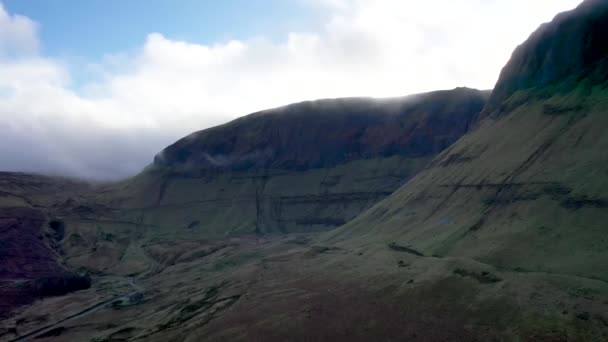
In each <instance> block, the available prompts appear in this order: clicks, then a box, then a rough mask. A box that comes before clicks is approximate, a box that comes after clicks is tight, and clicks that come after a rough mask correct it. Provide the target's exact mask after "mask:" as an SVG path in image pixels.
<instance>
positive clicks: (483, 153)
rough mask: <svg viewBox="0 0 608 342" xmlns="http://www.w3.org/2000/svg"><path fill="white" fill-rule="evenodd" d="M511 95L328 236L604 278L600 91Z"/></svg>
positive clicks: (606, 245) (605, 101) (604, 120)
mask: <svg viewBox="0 0 608 342" xmlns="http://www.w3.org/2000/svg"><path fill="white" fill-rule="evenodd" d="M541 93H542V92H538V91H532V90H530V91H520V92H518V93H516V94H514V95H513V96H512V97H511V98H510V99H509V100H508V101H507V103H506V104H507V106H506V107H505V108H506V111H507V112H506V113H503V114H502V115H501V116H500V117H499V118H495V119H489V120H486V121H484V122H483V124H482V125H481V127H479V129H477V130H476V131H474V132H473V133H471V134H469V135H467V136H465V137H463V138H462V139H461V140H460V141H458V142H457V143H456V144H455V145H453V146H452V147H451V148H449V149H448V150H447V151H445V152H444V153H442V154H441V155H440V156H439V157H438V158H436V159H435V160H434V161H433V162H432V163H431V164H430V165H429V166H428V167H427V169H426V170H425V171H423V172H421V173H420V174H419V175H418V176H416V177H415V178H414V179H413V180H412V181H410V182H409V183H408V184H407V185H406V186H404V187H402V188H401V189H399V190H398V191H397V192H395V193H394V194H393V195H392V196H390V197H389V198H387V199H385V200H383V201H382V202H380V203H378V204H377V205H376V206H374V207H373V208H372V209H371V210H369V211H367V212H366V213H364V214H363V215H361V216H360V217H358V218H357V219H355V220H353V221H351V222H349V223H348V224H347V225H345V226H343V227H341V228H339V229H338V230H336V231H334V232H331V233H330V234H329V237H328V238H329V239H330V240H331V241H341V243H343V244H345V245H357V246H364V245H370V244H373V243H376V244H377V245H378V246H381V245H382V244H385V243H389V242H392V241H394V242H396V243H398V244H400V245H408V246H411V247H412V248H414V249H417V250H419V251H421V252H423V253H424V254H427V255H439V256H459V257H469V258H473V259H476V260H479V261H482V262H486V263H489V264H492V265H495V266H498V267H502V268H507V269H513V270H520V271H543V272H552V273H564V274H572V275H579V276H583V277H589V278H597V279H603V280H604V281H606V280H608V278H607V276H606V274H605V270H606V269H608V240H607V239H608V238H607V236H608V234H607V233H608V231H607V230H606V225H605V222H606V220H607V219H608V210H607V209H608V178H607V177H606V176H607V175H608V155H607V154H606V153H605V151H606V149H607V148H608V137H607V136H606V135H605V127H607V126H608V116H606V115H605V114H606V110H607V109H608V91H607V90H605V89H604V88H602V87H601V86H596V87H593V88H590V87H584V86H581V87H579V88H578V89H575V90H573V91H572V92H569V93H566V94H561V95H556V96H553V97H551V98H540V97H539V94H541Z"/></svg>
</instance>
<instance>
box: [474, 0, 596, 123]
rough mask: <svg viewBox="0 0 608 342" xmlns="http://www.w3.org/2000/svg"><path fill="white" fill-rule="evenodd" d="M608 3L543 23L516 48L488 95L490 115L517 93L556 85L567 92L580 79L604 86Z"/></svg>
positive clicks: (590, 2)
mask: <svg viewBox="0 0 608 342" xmlns="http://www.w3.org/2000/svg"><path fill="white" fill-rule="evenodd" d="M607 58H608V1H604V0H587V1H585V2H583V3H582V4H581V5H580V6H579V7H578V8H577V9H576V10H573V11H570V12H565V13H561V14H559V15H558V16H556V17H555V19H554V20H553V21H552V22H550V23H547V24H544V25H542V26H541V27H540V28H539V29H538V30H537V31H536V32H534V33H533V34H532V35H531V36H530V38H529V39H528V40H527V41H526V42H525V43H524V44H522V45H520V46H519V47H517V49H515V52H513V55H512V57H511V59H510V61H509V62H508V63H507V65H506V66H505V67H504V68H503V70H502V72H501V74H500V78H499V81H498V83H497V84H496V87H495V88H494V91H493V93H492V96H491V97H490V100H489V104H488V107H487V108H486V110H485V111H484V112H485V113H486V114H490V112H492V111H494V110H496V109H498V107H499V106H500V104H501V103H503V102H504V101H505V100H506V99H508V98H509V97H510V96H511V95H513V93H515V92H516V91H517V90H525V89H532V88H542V87H546V86H549V85H554V86H555V87H554V88H553V89H551V92H549V93H555V92H564V91H569V90H571V89H572V88H574V87H577V86H578V85H579V84H580V82H581V81H583V80H584V81H585V82H588V83H589V84H591V85H593V84H602V83H604V82H605V81H606V79H607V77H608V61H607Z"/></svg>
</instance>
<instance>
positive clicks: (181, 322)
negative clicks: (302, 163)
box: [0, 235, 608, 342]
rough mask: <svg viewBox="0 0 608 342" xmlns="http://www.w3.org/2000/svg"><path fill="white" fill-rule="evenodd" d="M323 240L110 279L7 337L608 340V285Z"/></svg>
mask: <svg viewBox="0 0 608 342" xmlns="http://www.w3.org/2000/svg"><path fill="white" fill-rule="evenodd" d="M319 241H321V240H320V239H318V237H316V236H310V235H287V236H281V237H269V238H259V237H255V236H252V237H244V238H238V239H231V240H228V241H225V242H222V243H218V244H216V245H215V246H209V247H210V249H209V250H210V251H211V253H210V254H207V255H201V256H200V257H198V258H195V259H192V258H188V259H186V260H187V261H184V262H179V261H176V260H180V259H179V258H175V259H174V260H173V261H169V262H167V263H166V264H156V265H154V267H151V268H150V269H149V270H148V271H147V272H144V273H141V274H138V275H132V276H131V277H127V276H124V277H119V276H111V275H105V276H104V275H101V276H99V277H96V278H95V279H94V283H93V286H92V288H91V289H89V290H85V291H80V292H75V293H73V294H70V295H66V296H62V297H52V298H46V299H43V300H39V301H36V302H35V303H34V304H32V305H31V306H28V307H24V308H22V309H20V310H19V311H18V312H17V313H16V315H14V316H13V317H11V318H10V319H8V320H5V321H3V322H2V323H0V341H26V340H34V339H35V340H41V341H98V342H100V341H139V340H141V341H201V340H204V341H370V340H375V341H403V340H408V341H475V340H477V341H492V340H497V341H498V340H530V341H531V340H534V341H539V340H540V341H543V340H544V341H566V340H568V341H570V340H581V341H600V340H608V284H607V283H605V282H603V281H601V280H595V279H587V278H580V277H573V276H566V275H559V274H546V273H534V272H516V271H506V270H500V269H496V268H494V267H492V266H491V265H486V264H482V263H479V262H476V261H473V260H469V259H460V258H437V257H427V256H423V255H420V253H417V252H416V251H415V250H412V249H410V248H408V247H407V246H398V245H394V244H387V245H370V246H368V247H366V248H363V249H356V250H349V249H346V248H345V247H341V248H338V247H332V246H324V245H321V244H320V243H319ZM187 245H188V244H185V246H187ZM183 252H185V251H183Z"/></svg>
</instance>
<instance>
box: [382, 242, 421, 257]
mask: <svg viewBox="0 0 608 342" xmlns="http://www.w3.org/2000/svg"><path fill="white" fill-rule="evenodd" d="M387 246H388V248H390V249H392V250H393V251H395V252H402V253H409V254H414V255H417V256H421V257H423V256H425V255H424V254H422V253H420V252H418V251H417V250H415V249H413V248H411V247H406V246H401V245H399V244H397V243H396V242H391V243H389V244H388V245H387Z"/></svg>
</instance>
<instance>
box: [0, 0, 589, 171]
mask: <svg viewBox="0 0 608 342" xmlns="http://www.w3.org/2000/svg"><path fill="white" fill-rule="evenodd" d="M294 1H305V0H294ZM579 2H580V0H559V1H558V0H537V1H534V4H533V5H531V4H530V1H528V0H461V1H454V0H428V1H418V0H417V1H413V0H412V1H410V0H309V1H307V3H308V4H309V5H310V6H311V9H312V10H316V11H318V13H319V16H320V18H321V19H320V20H321V22H322V25H320V26H318V27H311V29H310V30H309V31H308V32H290V33H286V35H285V37H284V39H281V40H279V41H276V40H274V41H273V40H270V39H267V38H265V37H264V36H256V37H245V38H244V39H242V40H231V41H219V42H217V43H216V44H211V45H201V44H195V43H191V42H187V41H180V40H174V39H170V38H168V37H165V36H164V35H163V34H162V33H150V34H149V35H148V36H147V37H142V46H141V47H140V48H139V49H138V50H137V51H135V52H125V53H121V54H114V55H108V56H100V59H99V61H90V62H88V64H87V65H85V66H83V65H72V64H71V63H70V61H67V60H62V59H60V58H53V57H52V56H44V55H41V53H40V52H39V51H40V49H39V45H41V44H43V43H44V42H42V43H41V42H39V38H38V25H37V24H36V23H35V22H34V21H32V20H31V19H29V18H26V17H23V16H19V15H15V14H10V13H7V11H6V10H5V9H4V8H3V7H2V6H1V3H0V170H5V171H24V172H41V173H51V174H60V175H66V176H76V177H84V178H92V179H103V180H108V179H118V178H122V177H126V176H129V175H132V174H135V173H137V172H138V171H140V170H141V169H142V168H143V167H144V166H145V165H147V164H148V163H150V162H151V160H152V158H153V156H154V155H155V154H156V153H157V152H159V151H160V150H161V149H162V148H164V147H165V146H166V145H168V144H170V143H172V142H173V141H174V140H176V139H178V138H180V137H182V136H184V135H186V134H188V133H191V132H193V131H196V130H200V129H203V128H206V127H210V126H213V125H217V124H221V123H223V122H225V121H227V120H230V119H233V118H236V117H238V116H241V115H244V114H247V113H250V112H253V111H257V110H262V109H266V108H271V107H276V106H280V105H285V104H288V103H291V102H296V101H302V100H310V99H317V98H327V97H342V96H397V95H406V94H410V93H417V92H423V91H430V90H436V89H449V88H454V87H456V86H469V87H477V88H491V87H492V86H493V85H494V83H495V81H496V78H497V76H498V74H499V71H500V68H501V67H502V66H503V65H504V64H505V63H506V61H507V60H508V58H509V55H510V53H511V51H512V50H513V49H514V47H515V46H516V45H517V44H519V43H521V42H523V41H524V40H525V38H526V37H527V36H528V35H529V34H530V33H531V32H532V31H533V30H534V29H535V28H536V27H538V25H539V24H540V23H542V22H544V21H548V20H550V19H551V18H552V16H553V15H555V14H556V13H557V12H559V11H562V10H567V9H570V8H573V7H574V6H576V5H577V4H578V3H579ZM74 68H85V69H86V71H87V72H90V73H94V74H95V75H96V77H95V78H94V81H93V80H91V81H88V82H85V83H83V84H76V82H74V78H75V76H74V75H73V73H72V72H73V70H74Z"/></svg>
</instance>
